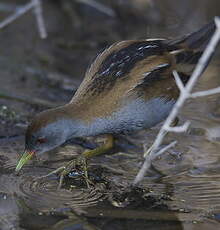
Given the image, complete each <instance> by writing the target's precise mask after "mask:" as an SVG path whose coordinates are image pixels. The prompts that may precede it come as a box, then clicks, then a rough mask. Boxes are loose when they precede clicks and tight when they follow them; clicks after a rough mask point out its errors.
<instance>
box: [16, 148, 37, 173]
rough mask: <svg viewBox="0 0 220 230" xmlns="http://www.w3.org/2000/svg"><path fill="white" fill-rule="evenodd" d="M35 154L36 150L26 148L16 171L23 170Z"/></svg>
mask: <svg viewBox="0 0 220 230" xmlns="http://www.w3.org/2000/svg"><path fill="white" fill-rule="evenodd" d="M33 155H34V151H29V150H25V151H24V153H23V155H22V157H21V159H20V160H19V162H18V164H17V166H16V169H15V171H16V172H18V171H20V170H21V168H22V167H23V165H24V164H26V163H27V162H28V161H29V160H30V159H31V158H32V157H33Z"/></svg>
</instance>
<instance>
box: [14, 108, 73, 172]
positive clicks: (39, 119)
mask: <svg viewBox="0 0 220 230" xmlns="http://www.w3.org/2000/svg"><path fill="white" fill-rule="evenodd" d="M54 112H55V111H54V110H47V111H44V112H42V113H40V114H38V115H37V116H36V117H35V118H34V119H33V120H32V122H31V123H30V125H29V126H28V129H27V131H26V135H25V151H24V154H23V155H22V157H21V159H20V161H19V162H18V164H17V167H16V171H19V170H20V169H21V168H22V166H23V165H24V164H25V163H26V162H27V161H28V160H29V159H31V158H32V156H33V155H38V154H41V153H44V152H46V151H49V150H52V149H54V148H55V147H57V146H60V145H61V144H63V143H64V142H65V141H66V140H68V139H69V138H70V137H71V136H72V135H73V133H74V128H73V125H72V122H71V120H70V119H67V118H66V117H65V116H58V114H57V113H54Z"/></svg>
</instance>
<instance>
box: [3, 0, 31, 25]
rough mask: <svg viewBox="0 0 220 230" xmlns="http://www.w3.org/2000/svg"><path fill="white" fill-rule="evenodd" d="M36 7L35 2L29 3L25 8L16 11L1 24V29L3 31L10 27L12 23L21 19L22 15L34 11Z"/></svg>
mask: <svg viewBox="0 0 220 230" xmlns="http://www.w3.org/2000/svg"><path fill="white" fill-rule="evenodd" d="M33 6H34V3H33V2H29V3H27V4H26V5H24V6H23V7H21V8H19V9H18V10H16V11H15V13H14V14H12V15H11V16H9V17H8V18H6V19H5V20H4V21H3V22H1V23H0V29H3V28H4V27H6V26H8V25H9V24H10V23H12V22H13V21H15V20H16V19H17V18H19V17H20V16H21V15H23V14H25V13H27V12H28V11H29V10H30V9H32V8H33Z"/></svg>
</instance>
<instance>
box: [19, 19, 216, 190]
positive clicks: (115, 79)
mask: <svg viewBox="0 0 220 230" xmlns="http://www.w3.org/2000/svg"><path fill="white" fill-rule="evenodd" d="M214 31H215V23H214V22H211V23H209V24H207V25H205V26H204V27H203V28H201V29H200V30H199V31H197V32H194V33H192V34H189V35H186V36H184V37H182V38H180V39H174V40H166V39H147V40H129V41H121V42H117V43H115V44H113V45H111V46H110V47H109V48H107V49H106V50H105V51H104V52H102V53H101V54H99V55H98V56H97V58H96V59H95V61H94V62H93V63H92V65H91V66H90V68H89V69H88V70H87V72H86V75H85V78H84V80H83V82H82V83H81V85H80V87H79V88H78V90H77V92H76V93H75V95H74V96H73V98H72V100H71V101H70V102H69V103H68V104H66V105H64V106H61V107H58V108H54V109H50V110H46V111H44V112H41V113H39V114H38V115H36V117H35V118H34V119H33V121H32V122H31V123H30V125H29V127H28V129H27V132H26V142H25V152H24V154H23V156H22V157H21V159H20V161H19V162H18V164H17V167H16V171H19V170H20V169H21V168H22V166H23V165H24V164H25V163H26V162H27V161H28V160H29V159H31V158H32V157H33V156H34V155H38V154H41V153H43V152H46V151H49V150H51V149H54V148H55V147H57V146H59V145H61V144H63V143H64V142H65V141H67V140H69V139H71V138H74V137H86V136H95V135H99V134H107V141H106V143H105V144H104V145H103V146H101V147H98V148H97V149H94V150H90V151H86V152H84V153H83V154H82V155H81V156H79V157H78V159H74V160H72V161H70V162H68V164H67V165H65V166H64V167H61V168H59V169H58V170H55V171H53V172H52V173H58V172H59V173H60V175H61V179H60V186H61V185H62V180H63V177H64V176H65V175H67V174H68V173H69V171H70V170H71V169H72V167H74V166H75V164H76V162H83V159H88V158H90V157H92V156H94V155H98V154H101V153H103V152H105V151H107V150H108V149H110V148H111V147H112V146H113V137H112V134H115V133H122V132H130V131H136V130H140V129H143V128H150V127H152V126H154V125H156V124H158V123H159V122H161V121H163V120H164V119H165V118H166V117H167V116H168V114H169V112H170V110H171V109H172V107H173V105H174V104H175V102H176V99H177V98H178V96H179V90H178V88H177V86H176V83H175V79H174V76H173V70H176V71H177V72H178V73H179V76H180V78H181V80H182V82H183V83H184V84H185V83H186V82H187V81H188V80H189V78H190V75H191V73H192V71H193V69H194V67H195V65H196V63H197V61H198V59H199V58H200V56H201V55H202V53H203V50H204V48H205V47H206V45H207V43H208V41H209V40H210V38H211V36H212V35H213V33H214Z"/></svg>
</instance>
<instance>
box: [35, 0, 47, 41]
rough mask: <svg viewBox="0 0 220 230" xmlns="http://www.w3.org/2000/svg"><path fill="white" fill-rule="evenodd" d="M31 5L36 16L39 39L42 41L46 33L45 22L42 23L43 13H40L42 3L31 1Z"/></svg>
mask: <svg viewBox="0 0 220 230" xmlns="http://www.w3.org/2000/svg"><path fill="white" fill-rule="evenodd" d="M32 3H33V4H34V13H35V16H36V20H37V25H38V31H39V34H40V37H41V38H42V39H44V38H46V37H47V31H46V27H45V22H44V18H43V13H42V11H43V10H42V5H41V4H42V3H41V0H32Z"/></svg>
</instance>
